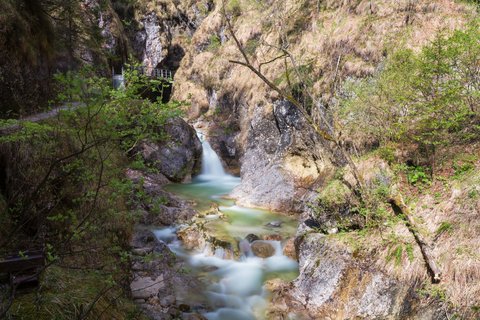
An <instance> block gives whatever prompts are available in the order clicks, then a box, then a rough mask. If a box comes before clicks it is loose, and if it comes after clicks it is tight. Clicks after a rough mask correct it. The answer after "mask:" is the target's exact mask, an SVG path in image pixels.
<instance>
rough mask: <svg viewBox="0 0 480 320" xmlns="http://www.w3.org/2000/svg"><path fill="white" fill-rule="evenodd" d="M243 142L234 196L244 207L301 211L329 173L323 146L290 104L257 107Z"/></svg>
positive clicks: (277, 103) (280, 103)
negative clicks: (238, 183) (318, 184)
mask: <svg viewBox="0 0 480 320" xmlns="http://www.w3.org/2000/svg"><path fill="white" fill-rule="evenodd" d="M242 143H243V144H244V145H243V149H244V150H245V153H244V155H243V157H242V167H241V176H242V183H241V184H240V185H239V186H238V187H237V188H235V189H234V190H233V192H232V194H231V195H232V196H233V197H234V198H236V199H237V201H238V203H239V204H242V205H246V206H256V207H263V208H268V209H272V210H276V211H287V212H301V211H302V210H303V207H304V202H303V201H302V199H303V198H304V197H305V196H306V194H308V193H309V192H310V190H312V189H314V188H312V185H313V184H314V183H315V182H316V181H319V180H321V179H319V178H321V177H322V176H325V175H327V174H329V173H330V172H331V170H330V165H329V164H330V162H329V160H328V159H329V157H328V155H327V154H326V152H325V150H326V148H324V146H323V141H321V140H320V139H319V138H318V135H317V134H315V132H314V131H313V130H312V128H311V127H310V126H309V125H308V123H307V121H306V120H305V118H304V117H303V116H302V115H301V113H300V112H299V111H298V110H297V109H296V108H295V107H294V106H293V105H291V104H290V103H288V102H286V101H277V102H276V103H274V105H273V106H268V105H267V106H265V105H263V106H261V105H258V106H256V107H255V109H254V112H253V115H252V117H251V122H250V126H249V129H248V134H247V137H246V139H245V140H244V141H243V142H242Z"/></svg>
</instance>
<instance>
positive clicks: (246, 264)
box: [155, 133, 298, 320]
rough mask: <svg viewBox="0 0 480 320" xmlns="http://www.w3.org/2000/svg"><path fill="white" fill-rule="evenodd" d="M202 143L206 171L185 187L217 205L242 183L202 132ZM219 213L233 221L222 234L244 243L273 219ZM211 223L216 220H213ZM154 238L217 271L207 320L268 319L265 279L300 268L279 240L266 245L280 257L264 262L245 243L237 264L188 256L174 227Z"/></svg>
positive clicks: (227, 208)
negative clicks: (227, 234) (221, 159)
mask: <svg viewBox="0 0 480 320" xmlns="http://www.w3.org/2000/svg"><path fill="white" fill-rule="evenodd" d="M199 138H200V140H201V141H202V145H203V155H202V171H201V173H200V175H199V176H198V177H196V178H195V179H194V180H193V182H192V183H191V184H189V185H185V189H188V190H189V192H191V193H192V192H195V193H197V194H201V196H202V197H208V198H209V199H212V201H213V200H215V201H217V200H219V199H221V196H222V195H225V194H226V193H229V192H230V191H231V190H232V189H233V188H234V187H235V186H236V185H238V184H239V183H240V179H239V178H237V177H234V176H231V175H229V174H227V173H226V172H225V170H224V168H223V166H222V163H221V161H220V159H219V157H218V155H217V154H216V153H215V151H214V150H213V149H212V148H211V146H210V144H209V143H208V141H206V140H205V139H204V136H203V135H202V134H200V133H199ZM180 187H181V186H179V188H180ZM206 190H208V192H206ZM219 210H220V211H221V212H222V213H224V214H227V215H228V216H229V221H225V222H221V223H222V224H224V226H223V229H224V230H227V232H228V233H229V234H230V236H234V237H239V238H244V237H245V236H247V235H248V234H249V233H255V234H259V235H260V234H262V233H265V230H266V227H265V219H270V218H271V216H272V215H273V214H272V213H270V212H268V211H264V210H258V209H249V208H244V207H241V206H237V205H235V204H233V205H223V206H219ZM207 218H209V219H216V218H217V217H216V216H215V215H212V216H208V217H207ZM216 221H219V220H216ZM282 228H283V227H282ZM268 230H269V229H268ZM278 230H280V229H278ZM292 232H293V230H292ZM292 234H293V233H292ZM155 235H156V236H157V238H158V239H159V240H162V241H164V242H166V243H167V244H168V245H169V247H170V249H171V250H172V251H173V252H174V253H175V254H177V255H178V256H180V257H183V258H184V259H185V260H186V261H187V262H188V264H189V265H190V266H192V267H194V268H197V269H200V270H202V269H203V270H212V271H209V272H207V274H208V276H207V278H208V279H209V283H208V284H206V289H205V292H204V293H205V296H206V297H207V299H208V301H209V307H210V308H209V309H210V310H211V311H209V312H206V313H204V316H205V317H206V318H207V319H209V320H250V319H265V315H264V313H265V308H266V306H267V299H268V292H267V291H266V290H265V289H264V281H265V279H266V278H268V277H269V275H271V274H278V273H282V272H284V273H288V272H296V271H297V269H298V265H297V262H296V261H293V260H291V259H290V258H288V257H286V256H284V255H283V253H282V244H281V242H280V241H266V242H268V243H269V244H270V245H272V246H273V247H274V249H275V254H274V255H273V256H272V257H269V258H266V259H263V258H259V257H255V256H254V255H253V253H252V251H251V249H250V244H249V243H248V241H246V240H242V241H240V244H239V245H240V249H241V252H242V254H241V256H240V258H239V259H238V260H232V259H225V258H224V257H225V252H224V250H223V249H221V248H220V249H216V250H215V252H213V254H212V252H211V250H210V249H208V248H207V249H206V250H205V251H204V252H186V251H185V250H184V249H183V248H182V245H181V242H180V241H178V239H177V238H176V235H175V228H165V229H162V230H157V231H155ZM233 245H234V246H236V245H237V244H233Z"/></svg>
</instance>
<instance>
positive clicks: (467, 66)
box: [338, 21, 480, 167]
mask: <svg viewBox="0 0 480 320" xmlns="http://www.w3.org/2000/svg"><path fill="white" fill-rule="evenodd" d="M479 55H480V28H479V22H478V21H477V22H474V23H472V25H471V27H470V28H469V29H467V30H464V31H455V32H453V33H452V34H450V35H445V34H440V35H439V36H437V37H436V39H435V40H434V41H433V42H432V43H431V44H430V45H428V46H426V47H424V48H423V49H422V50H421V52H419V53H415V52H413V51H412V50H409V49H400V50H398V51H396V52H395V53H393V54H392V55H391V56H390V57H389V58H388V59H387V60H386V61H385V64H384V66H383V68H382V69H381V70H380V71H379V72H378V73H377V74H376V75H375V76H373V77H370V78H367V79H364V80H360V81H350V82H349V83H348V84H347V85H346V87H345V90H346V95H345V96H346V97H345V98H343V99H341V102H340V109H339V110H338V112H339V119H340V121H341V122H342V124H343V126H344V131H346V132H348V134H349V135H350V136H351V137H361V138H362V139H363V140H364V142H367V143H368V144H369V145H372V142H380V144H381V145H386V144H388V143H389V142H390V141H396V142H403V143H415V144H418V145H420V146H421V147H422V149H423V150H426V151H427V152H426V157H428V158H429V159H428V160H429V161H430V162H431V164H432V167H433V165H434V161H435V153H436V151H437V149H438V147H439V146H446V145H449V144H452V143H465V142H469V141H472V140H477V139H478V138H479V137H480V81H479V80H480V76H479V74H478V70H477V68H478V56H479Z"/></svg>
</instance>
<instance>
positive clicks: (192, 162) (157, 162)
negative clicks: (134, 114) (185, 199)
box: [138, 117, 202, 182]
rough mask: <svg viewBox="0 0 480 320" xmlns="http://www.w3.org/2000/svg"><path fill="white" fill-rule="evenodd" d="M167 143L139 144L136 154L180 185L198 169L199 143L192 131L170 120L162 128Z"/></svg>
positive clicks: (200, 150)
mask: <svg viewBox="0 0 480 320" xmlns="http://www.w3.org/2000/svg"><path fill="white" fill-rule="evenodd" d="M164 130H165V133H166V134H167V135H168V136H169V142H168V143H166V142H158V143H157V142H152V141H143V142H142V143H140V145H139V147H138V151H139V152H140V154H141V155H142V157H143V159H145V161H146V162H147V163H148V164H149V165H150V166H153V167H155V168H157V169H158V171H159V172H160V173H161V174H163V175H164V176H165V177H167V178H168V179H169V180H170V181H173V182H181V181H184V180H188V179H190V178H191V175H192V174H195V173H197V172H198V171H199V169H200V159H201V155H202V144H201V142H200V140H199V139H198V137H197V135H196V132H195V130H194V129H193V128H192V127H191V126H190V125H189V124H188V123H186V122H185V121H184V120H183V119H181V118H178V117H177V118H173V119H170V120H169V121H168V122H167V124H166V125H165V128H164Z"/></svg>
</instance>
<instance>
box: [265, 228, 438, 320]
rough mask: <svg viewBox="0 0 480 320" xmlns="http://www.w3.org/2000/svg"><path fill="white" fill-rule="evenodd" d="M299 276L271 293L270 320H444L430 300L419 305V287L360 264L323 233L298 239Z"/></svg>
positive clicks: (340, 245)
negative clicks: (285, 318)
mask: <svg viewBox="0 0 480 320" xmlns="http://www.w3.org/2000/svg"><path fill="white" fill-rule="evenodd" d="M296 242H297V243H298V251H299V252H298V253H299V256H298V260H299V273H300V274H299V276H298V278H297V279H295V280H294V281H293V282H292V283H290V284H286V285H281V286H278V288H275V289H273V300H272V304H271V306H272V307H271V309H270V315H269V318H271V319H277V317H276V316H278V315H280V314H288V313H291V314H296V315H297V316H300V317H301V318H302V319H429V320H431V319H435V320H436V319H443V315H444V314H443V313H442V311H441V309H440V308H439V305H438V304H437V303H436V302H435V301H434V300H432V301H431V303H430V304H428V305H422V304H421V303H419V301H420V299H419V296H418V294H417V293H416V292H417V290H416V288H415V284H412V283H408V282H401V281H399V280H398V279H395V278H393V277H391V276H388V275H387V274H385V273H384V272H382V271H380V270H378V269H377V268H376V267H375V266H374V265H372V262H371V261H366V260H363V259H359V258H358V257H356V256H355V251H354V250H353V249H351V248H349V246H347V245H346V244H344V243H343V242H342V241H340V240H339V239H335V238H332V237H331V236H327V235H324V234H319V233H308V234H306V235H304V236H302V237H301V238H297V239H296Z"/></svg>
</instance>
